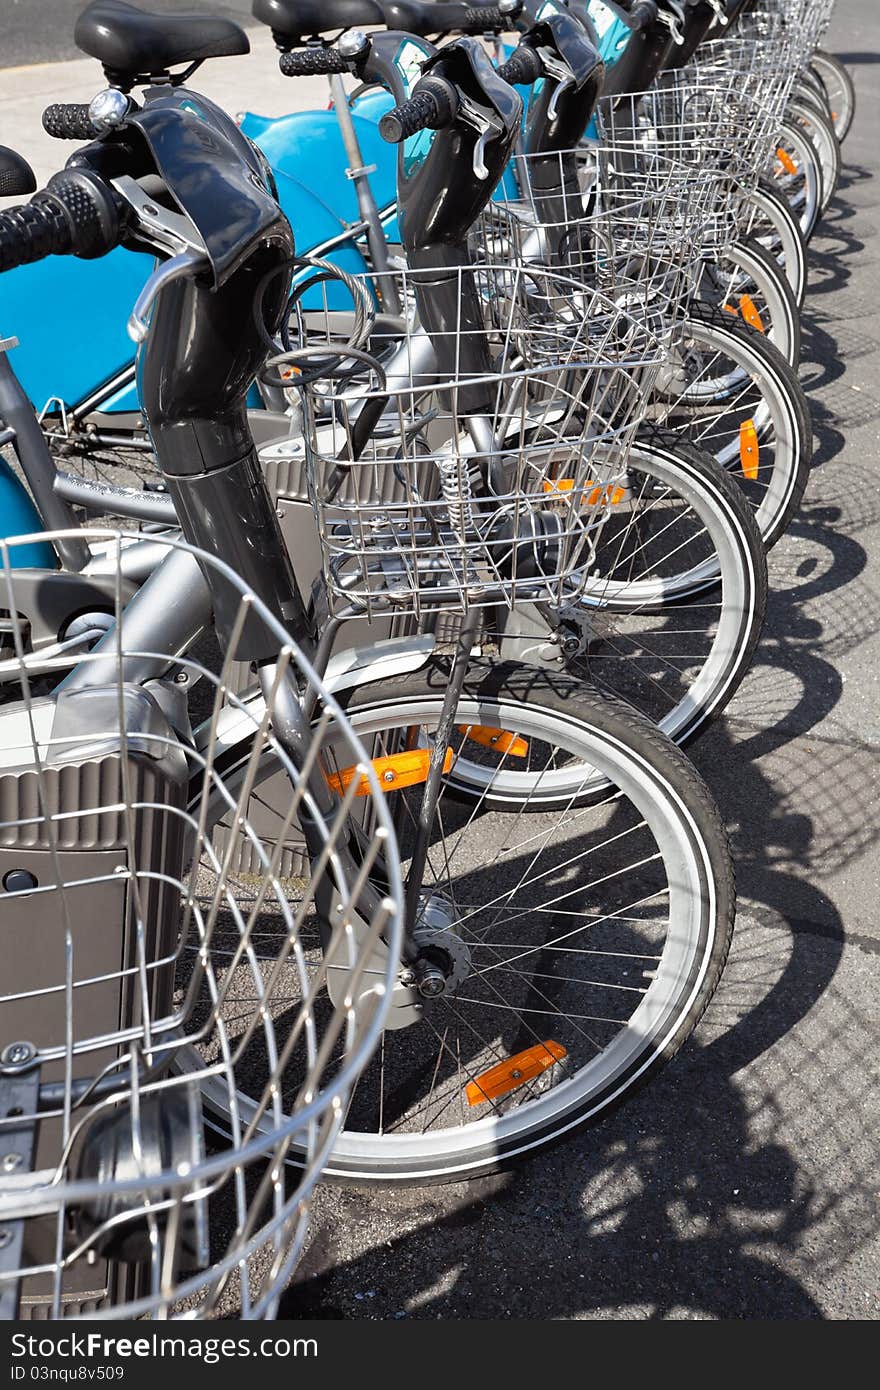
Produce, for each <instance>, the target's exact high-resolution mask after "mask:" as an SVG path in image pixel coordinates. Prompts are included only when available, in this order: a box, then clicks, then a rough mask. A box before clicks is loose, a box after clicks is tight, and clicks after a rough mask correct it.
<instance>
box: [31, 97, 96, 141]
mask: <svg viewBox="0 0 880 1390" xmlns="http://www.w3.org/2000/svg"><path fill="white" fill-rule="evenodd" d="M43 129H44V130H45V132H46V134H47V135H53V136H54V137H55V139H56V140H94V139H95V137H96V136H97V135H98V133H99V132H98V131H97V130H96V129H95V127H94V125H93V124H92V118H91V116H90V115H89V108H88V106H86V105H85V104H84V103H83V102H80V101H74V102H55V103H54V104H53V105H52V106H47V107H46V109H45V111H44V112H43Z"/></svg>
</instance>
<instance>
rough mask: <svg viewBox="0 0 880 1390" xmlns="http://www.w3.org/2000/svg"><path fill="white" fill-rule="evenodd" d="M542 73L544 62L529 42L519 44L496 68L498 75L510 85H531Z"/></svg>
mask: <svg viewBox="0 0 880 1390" xmlns="http://www.w3.org/2000/svg"><path fill="white" fill-rule="evenodd" d="M543 75H544V64H543V63H542V62H541V59H540V57H539V56H538V54H537V53H536V52H535V50H534V48H531V47H530V46H529V44H520V46H519V48H517V49H516V50H515V52H514V53H513V54H511V56H510V57H509V58H508V60H507V62H506V63H502V64H501V66H500V68H499V69H498V76H499V77H500V78H502V79H503V81H505V82H507V83H509V84H510V86H511V87H531V85H532V83H533V82H537V80H538V78H539V77H543Z"/></svg>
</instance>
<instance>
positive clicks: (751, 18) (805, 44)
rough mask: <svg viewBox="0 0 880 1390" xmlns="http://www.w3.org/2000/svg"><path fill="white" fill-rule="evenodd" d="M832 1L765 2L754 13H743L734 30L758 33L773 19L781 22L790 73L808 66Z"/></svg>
mask: <svg viewBox="0 0 880 1390" xmlns="http://www.w3.org/2000/svg"><path fill="white" fill-rule="evenodd" d="M834 3H835V0H769V2H768V3H766V4H764V5H762V6H760V7H759V8H757V9H754V10H748V11H746V12H745V13H744V14H743V15H742V16H741V19H740V22H739V25H738V28H739V29H740V30H742V31H743V32H744V33H746V34H751V33H761V32H763V31H764V30H765V26H766V25H767V23H768V22H770V21H772V20H773V19H782V21H783V22H784V24H785V26H786V39H787V45H788V49H789V52H790V54H791V57H792V62H793V64H794V72H795V73H797V72H798V71H799V69H800V68H802V67H804V66H805V65H806V64H807V63H809V61H810V59H811V58H812V56H813V53H814V52H815V50H816V48H817V47H818V45H819V44H820V42H821V40H822V38H823V36H824V34H825V33H826V31H827V29H828V26H829V24H830V23H831V16H832V14H833V12H834Z"/></svg>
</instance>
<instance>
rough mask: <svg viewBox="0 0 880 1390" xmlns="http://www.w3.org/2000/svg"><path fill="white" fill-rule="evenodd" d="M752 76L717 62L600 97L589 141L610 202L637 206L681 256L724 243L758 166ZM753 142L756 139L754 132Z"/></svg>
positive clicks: (733, 233) (692, 256)
mask: <svg viewBox="0 0 880 1390" xmlns="http://www.w3.org/2000/svg"><path fill="white" fill-rule="evenodd" d="M761 111H762V108H761V104H760V100H759V96H758V84H757V83H756V82H749V81H743V80H742V79H741V77H740V75H739V74H738V73H736V72H734V71H731V70H729V69H726V68H723V67H721V66H717V65H716V66H714V67H710V66H706V67H696V68H684V69H681V70H680V71H675V72H670V73H667V74H665V75H664V77H663V78H662V80H661V82H660V83H658V85H657V86H656V87H655V88H652V89H651V90H650V91H647V92H636V93H632V94H631V95H628V96H624V97H622V98H619V99H617V100H616V101H615V102H614V103H610V102H609V103H603V104H602V107H601V110H600V118H599V120H598V122H597V126H598V130H597V137H598V138H597V139H596V141H595V142H594V148H595V150H596V156H595V157H596V158H597V160H598V166H599V173H598V177H599V181H600V186H601V187H602V189H603V196H604V198H605V201H606V204H607V203H611V205H612V207H613V205H614V203H617V204H618V205H619V206H620V207H621V208H622V209H623V215H624V217H626V216H627V215H628V210H629V209H631V208H633V207H634V208H635V210H636V211H638V207H639V205H640V204H641V205H642V206H643V209H644V211H643V213H642V221H643V222H644V223H645V224H647V227H648V229H649V231H650V233H651V235H652V236H653V237H657V236H658V235H661V234H662V235H663V236H665V237H666V238H667V240H668V241H669V243H670V259H673V258H674V253H676V252H677V254H678V257H679V259H681V260H682V261H683V262H684V263H685V264H690V265H695V264H697V263H698V262H699V260H700V259H701V258H702V257H705V256H707V255H711V254H713V253H716V252H717V251H719V250H722V249H724V248H726V247H728V246H730V245H731V244H732V243H733V242H734V241H735V240H736V238H737V235H738V214H739V211H740V204H741V200H742V197H743V195H744V193H745V192H746V191H747V190H748V189H749V188H750V187H752V186H753V185H754V184H755V183H756V182H757V179H758V177H759V174H760V172H761V170H760V169H759V168H756V167H755V160H754V157H753V155H752V149H751V141H750V136H749V132H752V131H756V130H757V128H758V126H759V125H760V124H761V122H762V119H763V118H762V115H761ZM756 138H757V139H758V140H759V142H760V141H761V137H760V136H757V137H756Z"/></svg>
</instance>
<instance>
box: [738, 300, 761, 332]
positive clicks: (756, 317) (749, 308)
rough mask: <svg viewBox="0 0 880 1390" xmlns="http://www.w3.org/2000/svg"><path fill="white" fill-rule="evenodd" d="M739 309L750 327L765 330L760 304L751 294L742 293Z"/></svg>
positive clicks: (759, 330)
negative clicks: (759, 308)
mask: <svg viewBox="0 0 880 1390" xmlns="http://www.w3.org/2000/svg"><path fill="white" fill-rule="evenodd" d="M739 309H740V313H741V314H742V316H743V318H744V319H745V321H746V323H747V324H748V325H749V327H750V328H757V330H758V332H759V333H763V332H764V320H763V319H762V318H761V315H760V313H759V311H758V306H757V304H756V303H755V301H754V300H753V299H752V296H751V295H750V294H741V295H740V297H739Z"/></svg>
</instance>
